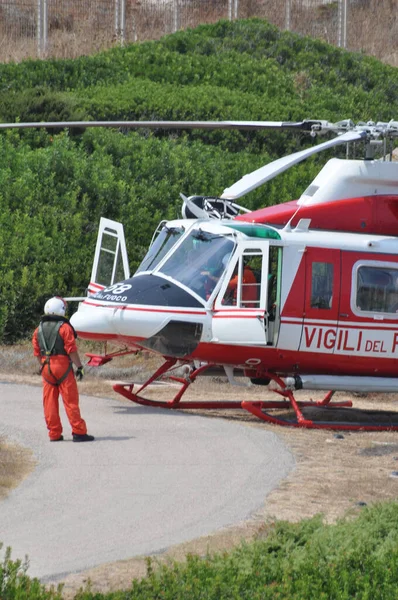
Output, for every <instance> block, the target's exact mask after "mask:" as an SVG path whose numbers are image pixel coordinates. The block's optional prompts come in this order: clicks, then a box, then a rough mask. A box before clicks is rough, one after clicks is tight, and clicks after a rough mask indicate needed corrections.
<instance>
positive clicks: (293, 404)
mask: <svg viewBox="0 0 398 600" xmlns="http://www.w3.org/2000/svg"><path fill="white" fill-rule="evenodd" d="M176 363H177V359H169V360H166V361H165V362H164V363H163V365H162V366H161V367H160V368H159V369H158V370H157V371H156V372H155V373H154V374H153V375H152V376H151V377H150V378H149V379H148V380H147V381H146V382H145V383H144V384H142V385H138V384H134V383H117V384H115V385H114V386H113V389H114V390H115V392H118V393H119V394H121V395H122V396H124V397H125V398H127V399H128V400H131V401H132V402H136V403H137V404H141V405H143V406H152V407H155V408H168V409H184V410H187V409H210V410H211V409H243V410H246V411H248V412H249V413H251V414H252V415H254V416H255V417H257V418H258V419H261V420H262V421H265V422H266V423H272V424H273V425H281V426H283V427H301V428H306V429H330V430H335V431H398V424H393V423H380V424H372V423H366V422H363V423H358V422H357V421H355V422H350V421H347V422H340V421H313V420H312V419H308V418H306V417H305V416H304V415H303V412H302V408H308V407H311V408H318V409H320V408H323V409H325V410H327V411H331V410H333V409H336V408H350V407H352V402H351V401H344V402H331V399H332V397H333V395H334V392H333V391H330V392H328V393H327V394H326V396H325V397H324V398H323V400H320V401H318V402H314V401H298V400H296V399H295V397H294V394H293V392H292V390H290V389H288V388H287V387H286V385H285V383H284V381H283V380H282V379H281V378H280V377H278V375H276V374H274V373H269V372H268V373H267V377H269V378H270V379H272V380H273V381H274V382H275V383H276V384H277V385H278V386H279V389H277V390H275V392H276V393H277V394H279V395H280V396H282V397H283V398H284V400H279V401H278V400H274V401H273V400H272V401H246V400H244V401H240V400H229V401H212V400H200V401H187V402H181V398H182V396H183V394H184V393H185V391H186V390H187V388H188V387H189V386H190V385H191V383H193V382H194V381H195V380H196V378H197V377H198V376H199V375H202V374H203V373H204V372H205V371H206V370H207V369H209V368H212V367H214V365H211V364H206V365H202V366H200V367H198V368H196V369H193V370H192V371H190V372H189V374H188V375H187V376H185V377H177V376H175V375H173V374H172V372H173V368H175V365H176ZM161 377H167V379H168V380H170V381H172V382H176V383H179V384H181V388H180V389H179V390H178V392H177V393H176V394H175V396H174V397H173V398H172V399H171V400H168V401H164V400H153V399H150V398H145V397H144V396H142V395H141V393H142V392H143V390H144V389H145V388H147V387H148V386H150V385H151V384H153V383H154V382H156V381H157V380H158V379H160V378H161ZM135 386H136V388H137V389H136V391H135V390H134V387H135ZM270 410H277V411H294V413H295V418H294V419H285V418H282V417H281V416H280V415H278V414H277V415H271V414H269V412H268V411H270Z"/></svg>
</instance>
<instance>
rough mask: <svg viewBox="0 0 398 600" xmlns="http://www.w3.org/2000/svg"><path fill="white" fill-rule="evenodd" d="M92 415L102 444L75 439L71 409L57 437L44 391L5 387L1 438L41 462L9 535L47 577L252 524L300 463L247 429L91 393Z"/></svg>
mask: <svg viewBox="0 0 398 600" xmlns="http://www.w3.org/2000/svg"><path fill="white" fill-rule="evenodd" d="M105 385H106V384H105ZM104 392H105V393H106V390H104ZM81 411H82V416H83V418H84V419H85V420H86V421H87V424H88V428H89V432H90V433H92V434H94V435H95V437H96V441H95V442H93V443H86V444H76V443H73V442H72V439H71V433H70V427H69V424H68V422H67V419H66V417H65V414H64V411H63V408H62V409H61V415H62V420H63V423H64V437H65V441H64V442H60V443H50V442H49V441H48V438H47V431H46V427H45V424H44V417H43V413H42V405H41V388H39V387H30V386H24V385H13V384H7V383H2V382H0V415H1V417H0V436H1V437H2V436H6V437H8V438H10V439H11V440H14V441H17V442H18V443H20V444H21V445H23V446H26V447H29V448H31V449H32V450H33V452H34V455H35V457H36V459H37V467H36V468H35V470H34V471H33V472H32V473H31V474H30V475H29V477H28V478H27V479H26V480H25V481H24V482H23V483H22V484H21V485H20V486H19V487H18V488H17V489H16V490H14V491H13V492H12V493H11V495H10V496H9V497H8V498H7V499H6V500H4V501H2V502H1V503H0V541H2V542H3V544H4V546H11V548H12V558H14V559H16V558H22V559H23V558H24V556H25V555H28V557H29V562H30V567H29V570H28V574H29V575H31V576H32V577H33V576H34V577H39V578H40V579H41V580H42V581H43V582H46V581H56V580H60V579H62V578H63V577H64V576H65V575H67V574H69V573H73V572H79V571H84V570H87V569H88V568H91V567H94V566H97V565H100V564H102V563H108V562H113V561H116V560H121V559H127V558H132V557H134V556H138V555H142V554H152V553H155V552H159V551H161V550H163V549H165V548H167V547H169V546H171V545H174V544H178V543H181V542H184V541H188V540H192V539H195V538H197V537H200V536H202V535H206V534H209V533H211V532H214V531H215V530H217V529H221V528H223V527H225V526H229V525H233V524H237V523H239V522H242V521H243V520H245V519H247V518H249V517H250V516H251V515H252V514H253V513H254V512H255V511H256V510H258V509H259V508H261V506H262V505H263V503H264V500H265V497H266V496H267V494H268V493H269V492H270V491H271V490H272V489H273V488H275V487H276V486H277V485H278V483H279V482H280V481H281V479H283V478H284V477H285V476H286V475H287V473H288V472H289V471H290V469H292V468H293V467H294V458H293V456H292V455H291V453H290V452H289V450H288V449H287V448H286V447H285V446H284V444H283V443H282V441H281V440H280V439H279V438H278V437H277V436H276V435H275V434H274V433H271V432H269V431H265V430H261V429H258V428H253V427H248V426H245V425H243V424H239V423H231V422H228V421H225V420H221V419H208V418H206V417H199V416H196V415H190V414H187V413H180V412H176V411H166V410H162V409H152V408H144V407H139V406H137V405H134V404H130V403H126V402H125V401H123V400H122V401H118V400H113V399H109V398H108V399H106V398H93V397H88V396H82V397H81ZM3 550H4V549H3Z"/></svg>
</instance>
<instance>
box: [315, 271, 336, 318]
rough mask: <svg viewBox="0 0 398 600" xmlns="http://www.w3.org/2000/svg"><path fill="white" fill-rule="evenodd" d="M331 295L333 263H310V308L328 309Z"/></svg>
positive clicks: (330, 303)
mask: <svg viewBox="0 0 398 600" xmlns="http://www.w3.org/2000/svg"><path fill="white" fill-rule="evenodd" d="M332 294H333V263H327V262H314V263H312V280H311V308H321V309H330V308H331V306H332Z"/></svg>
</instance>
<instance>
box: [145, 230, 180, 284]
mask: <svg viewBox="0 0 398 600" xmlns="http://www.w3.org/2000/svg"><path fill="white" fill-rule="evenodd" d="M184 231H185V229H184V227H167V225H165V226H164V227H163V228H162V229H161V231H160V233H159V234H158V235H157V237H155V236H156V232H155V235H154V238H155V239H154V242H153V243H152V245H151V246H150V248H149V250H148V252H147V254H146V256H145V258H144V260H143V261H142V263H141V264H140V266H139V267H138V269H137V273H139V272H142V271H152V270H153V269H154V268H155V267H156V265H158V264H159V263H160V261H161V260H162V259H163V258H164V257H165V256H166V254H167V253H168V251H169V250H170V249H171V248H172V247H173V246H174V244H176V243H177V242H178V240H179V239H180V238H181V236H182V235H183V233H184Z"/></svg>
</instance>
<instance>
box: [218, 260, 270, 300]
mask: <svg viewBox="0 0 398 600" xmlns="http://www.w3.org/2000/svg"><path fill="white" fill-rule="evenodd" d="M252 258H253V257H251V256H244V257H243V265H242V280H241V301H240V305H241V307H242V308H256V307H257V306H259V290H260V285H261V283H259V282H258V281H257V279H256V276H255V274H254V272H253V268H252V265H251V264H250V263H251V259H252ZM238 284H239V262H238V263H237V264H236V266H235V269H234V271H233V273H232V276H231V279H230V281H229V283H228V287H227V290H226V292H225V295H224V299H223V304H225V305H227V306H237V302H238Z"/></svg>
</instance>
